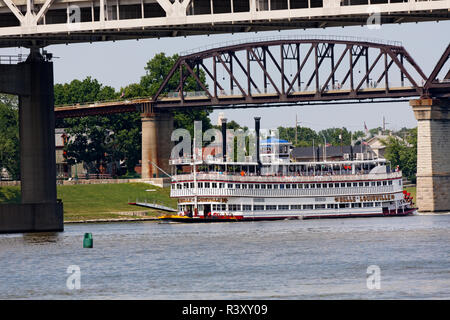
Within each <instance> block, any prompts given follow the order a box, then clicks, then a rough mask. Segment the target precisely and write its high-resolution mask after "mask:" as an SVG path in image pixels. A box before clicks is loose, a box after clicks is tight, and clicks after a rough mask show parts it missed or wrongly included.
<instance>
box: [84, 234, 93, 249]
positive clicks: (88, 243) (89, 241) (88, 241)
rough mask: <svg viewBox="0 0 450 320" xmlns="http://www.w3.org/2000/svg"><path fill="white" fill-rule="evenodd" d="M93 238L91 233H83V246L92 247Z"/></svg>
mask: <svg viewBox="0 0 450 320" xmlns="http://www.w3.org/2000/svg"><path fill="white" fill-rule="evenodd" d="M93 247H94V239H92V233H85V234H84V239H83V248H93Z"/></svg>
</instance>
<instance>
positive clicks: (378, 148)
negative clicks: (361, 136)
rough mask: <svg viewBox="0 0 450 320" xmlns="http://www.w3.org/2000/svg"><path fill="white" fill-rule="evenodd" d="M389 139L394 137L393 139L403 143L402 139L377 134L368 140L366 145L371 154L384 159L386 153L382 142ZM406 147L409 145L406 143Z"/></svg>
mask: <svg viewBox="0 0 450 320" xmlns="http://www.w3.org/2000/svg"><path fill="white" fill-rule="evenodd" d="M389 137H394V138H395V139H398V140H401V141H402V142H405V141H404V140H403V139H402V138H400V137H399V136H395V135H385V134H381V133H380V134H378V135H376V136H374V137H372V138H370V139H369V140H368V141H367V145H368V146H369V147H370V148H371V149H372V150H373V152H374V153H375V154H376V156H377V157H378V158H384V155H385V152H386V146H385V145H384V144H383V142H384V141H386V140H387V139H389ZM405 143H406V142H405ZM407 145H409V144H408V143H407Z"/></svg>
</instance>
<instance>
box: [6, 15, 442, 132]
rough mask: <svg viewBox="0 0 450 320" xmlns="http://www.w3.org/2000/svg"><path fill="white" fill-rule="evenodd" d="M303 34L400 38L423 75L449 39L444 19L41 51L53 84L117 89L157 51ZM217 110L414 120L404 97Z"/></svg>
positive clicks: (359, 120)
mask: <svg viewBox="0 0 450 320" xmlns="http://www.w3.org/2000/svg"><path fill="white" fill-rule="evenodd" d="M308 34H309V35H345V36H358V37H364V38H377V39H384V40H396V41H401V42H402V44H403V46H404V47H405V48H406V50H407V51H408V52H409V53H410V54H411V55H412V57H413V58H414V60H415V61H416V62H417V64H418V65H419V66H420V67H421V68H422V70H423V71H424V72H425V74H427V75H429V74H430V73H431V71H432V69H433V67H434V66H435V64H436V62H437V61H438V59H439V58H440V57H441V55H442V53H443V52H444V50H445V48H446V47H447V45H448V43H449V42H450V21H441V22H421V23H408V24H395V25H392V24H390V25H382V26H381V27H380V29H369V28H367V27H366V26H357V27H344V28H342V27H335V28H326V29H309V30H308V29H307V30H303V29H299V30H289V31H281V32H279V31H273V32H258V33H255V32H249V33H235V34H233V35H231V34H223V35H210V36H189V37H186V38H184V37H177V38H161V39H145V40H142V39H141V40H139V41H137V40H126V41H116V42H102V43H92V44H89V43H85V44H69V45H54V46H49V47H47V49H46V50H47V51H49V52H52V53H53V54H54V56H55V57H58V58H57V59H55V60H54V77H55V83H66V82H70V81H72V80H73V79H84V78H86V77H87V76H91V77H92V78H95V79H97V80H98V81H99V82H100V83H102V84H104V85H109V86H112V87H114V88H115V89H116V90H117V91H118V90H119V89H120V88H121V87H125V86H127V85H128V84H130V83H135V82H139V80H140V78H141V76H143V75H144V74H145V70H144V67H145V65H146V63H147V61H148V60H150V59H152V58H153V57H154V55H155V54H157V53H159V52H165V53H166V55H172V54H175V53H180V52H183V51H186V50H190V49H195V48H198V47H202V46H206V45H210V44H214V43H217V44H220V43H223V42H225V41H236V40H241V39H249V40H250V39H252V38H260V37H266V36H277V35H280V36H287V35H308ZM27 51H28V50H27V49H20V48H10V49H0V54H16V53H24V54H26V53H27ZM219 112H223V113H224V114H225V117H226V118H227V119H228V120H229V121H230V120H234V121H236V122H238V123H239V124H241V125H243V126H248V127H253V126H254V120H253V117H255V116H260V117H262V119H261V126H262V127H263V128H276V127H278V126H285V127H293V126H295V118H296V117H297V119H298V121H299V125H300V126H305V127H309V128H312V129H314V130H321V129H324V128H330V127H346V128H348V129H349V130H351V131H356V130H363V129H364V122H365V123H366V124H367V127H368V128H375V127H379V126H382V122H383V117H385V121H386V128H387V129H391V130H398V129H401V128H402V127H409V128H412V127H415V126H416V125H417V121H416V120H415V118H414V114H413V112H412V110H411V107H410V106H409V104H408V102H397V103H374V104H351V105H334V106H330V105H328V106H327V105H324V106H295V107H273V108H251V109H241V110H218V111H214V112H213V113H212V115H211V120H212V123H213V124H216V122H217V116H218V113H219Z"/></svg>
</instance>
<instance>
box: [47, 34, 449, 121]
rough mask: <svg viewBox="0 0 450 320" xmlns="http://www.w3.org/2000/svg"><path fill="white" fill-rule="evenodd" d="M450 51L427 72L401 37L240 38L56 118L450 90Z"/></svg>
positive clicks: (435, 94)
mask: <svg viewBox="0 0 450 320" xmlns="http://www.w3.org/2000/svg"><path fill="white" fill-rule="evenodd" d="M449 57H450V44H449V45H448V46H447V48H446V50H445V51H444V52H443V54H442V56H441V58H440V59H439V61H438V62H437V64H436V66H435V68H434V69H433V71H432V72H431V74H430V75H429V76H427V75H426V74H425V73H424V72H423V70H422V69H421V68H420V66H419V65H418V64H417V63H416V61H415V60H414V59H413V57H412V56H411V55H410V54H409V53H408V51H406V49H405V48H404V47H402V46H401V44H400V43H397V42H387V41H378V42H375V41H372V42H370V41H361V40H355V39H352V38H348V37H347V38H343V37H329V38H328V39H302V38H299V39H293V38H286V39H277V40H274V39H272V40H266V41H256V42H248V43H240V44H235V45H229V46H225V47H219V48H211V49H207V50H204V51H200V52H196V53H191V54H187V55H184V56H181V57H179V59H178V60H177V62H176V63H175V65H174V66H173V67H172V69H171V70H170V72H169V74H168V75H167V76H166V77H165V79H164V81H163V82H162V84H161V85H160V87H159V89H158V91H157V93H156V94H155V96H153V97H145V98H139V99H133V100H120V101H105V102H96V103H90V104H84V105H72V106H60V107H57V108H55V111H56V117H57V118H65V117H77V116H87V115H97V114H108V113H120V112H134V111H137V110H140V111H141V112H143V113H151V112H153V111H155V108H156V109H160V110H162V109H166V110H168V109H185V108H198V107H212V108H246V107H267V106H281V105H296V104H309V103H317V104H328V103H352V102H383V101H398V100H399V99H401V98H405V99H406V98H407V99H410V98H412V97H421V98H430V97H432V98H449V97H450V66H449V64H450V63H449V62H450V61H449ZM205 80H206V81H205ZM205 82H206V85H205Z"/></svg>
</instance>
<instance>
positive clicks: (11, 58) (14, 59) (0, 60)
mask: <svg viewBox="0 0 450 320" xmlns="http://www.w3.org/2000/svg"><path fill="white" fill-rule="evenodd" d="M27 57H28V55H22V54H17V55H0V64H16V63H20V62H24V61H25V60H26V59H27Z"/></svg>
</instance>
